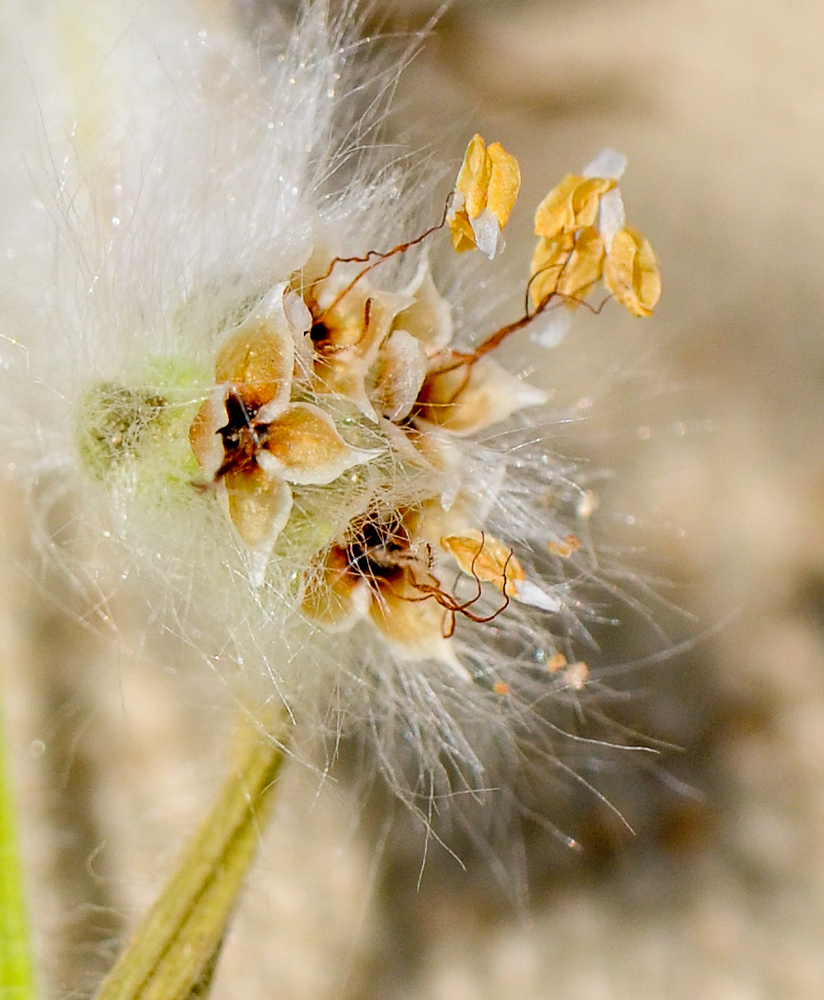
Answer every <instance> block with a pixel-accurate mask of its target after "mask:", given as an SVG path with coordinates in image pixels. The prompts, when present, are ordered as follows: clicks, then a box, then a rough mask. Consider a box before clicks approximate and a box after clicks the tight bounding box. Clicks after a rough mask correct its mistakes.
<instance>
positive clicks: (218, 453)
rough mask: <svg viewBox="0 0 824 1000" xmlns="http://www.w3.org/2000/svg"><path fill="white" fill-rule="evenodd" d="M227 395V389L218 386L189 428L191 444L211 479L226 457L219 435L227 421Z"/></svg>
mask: <svg viewBox="0 0 824 1000" xmlns="http://www.w3.org/2000/svg"><path fill="white" fill-rule="evenodd" d="M225 395H226V390H225V388H223V387H221V386H216V387H215V388H214V389H213V390H212V392H211V393H210V395H209V398H208V399H207V400H206V402H205V403H204V404H203V406H201V408H200V409H199V410H198V411H197V415H196V416H195V419H194V420H193V421H192V425H191V427H190V428H189V444H190V445H191V446H192V451H193V452H194V456H195V458H196V459H197V460H198V463H199V464H200V467H201V468H202V469H203V471H204V473H205V474H206V476H207V477H208V478H209V479H213V478H214V476H215V473H216V472H217V470H218V469H219V468H220V466H221V465H222V464H223V459H224V457H225V452H224V448H223V439H222V438H221V437H220V435H219V434H218V429H219V428H220V427H222V426H223V425H224V424H225V423H226V420H227V414H226V405H225Z"/></svg>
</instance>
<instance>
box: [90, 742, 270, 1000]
mask: <svg viewBox="0 0 824 1000" xmlns="http://www.w3.org/2000/svg"><path fill="white" fill-rule="evenodd" d="M282 761H283V753H282V751H281V749H280V748H279V747H278V746H277V744H276V743H275V742H274V741H273V740H271V739H267V738H266V737H265V736H264V735H263V734H262V732H261V730H260V729H259V728H257V727H254V726H248V728H247V730H246V731H244V732H243V733H242V735H241V745H240V747H239V750H238V753H237V755H236V761H235V765H234V767H233V769H232V772H231V774H230V775H229V777H228V778H227V780H226V782H225V784H224V786H223V788H222V790H221V791H220V793H219V795H218V797H217V799H216V801H215V802H214V804H213V806H212V808H211V810H210V812H209V814H208V815H207V816H206V818H205V819H204V820H203V822H202V824H201V826H200V828H199V829H198V831H197V832H196V833H195V835H194V837H193V838H192V839H191V840H190V842H189V843H188V845H187V846H186V848H185V849H184V851H183V854H182V855H181V857H180V859H179V860H178V863H177V865H176V867H175V870H174V872H173V874H172V875H171V877H170V878H169V880H168V882H167V883H166V886H165V888H164V889H163V891H162V893H161V895H160V897H159V898H158V899H157V901H156V902H155V904H154V906H153V907H152V908H151V910H149V912H148V914H147V915H146V917H145V918H144V920H143V922H142V924H141V925H140V926H139V927H138V929H137V930H136V931H135V933H134V935H133V936H132V938H131V940H130V942H129V944H128V945H127V947H126V950H125V951H124V952H123V954H122V955H121V957H120V959H119V960H118V962H117V964H116V965H115V967H114V968H113V969H112V971H111V972H110V973H109V975H108V976H107V977H106V979H105V981H104V983H103V985H102V986H101V988H100V991H99V993H98V994H97V1000H186V998H187V997H189V996H204V995H205V991H206V990H207V989H208V980H209V978H210V976H211V972H212V969H213V966H214V964H215V961H216V956H217V953H218V952H219V949H220V945H221V942H222V940H223V936H224V934H225V932H226V927H227V923H228V921H229V918H230V917H231V914H232V910H233V909H234V905H235V901H236V899H237V896H238V893H239V891H240V887H241V883H242V880H243V877H244V875H245V873H246V871H247V870H248V868H249V866H250V865H251V863H252V861H253V859H254V856H255V850H256V847H257V844H258V841H259V838H260V828H261V825H262V824H263V822H264V821H265V818H266V815H267V813H268V811H269V809H270V807H271V804H272V802H273V799H274V786H275V779H276V778H277V775H278V771H279V770H280V767H281V764H282Z"/></svg>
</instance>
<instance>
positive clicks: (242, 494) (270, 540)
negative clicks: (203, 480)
mask: <svg viewBox="0 0 824 1000" xmlns="http://www.w3.org/2000/svg"><path fill="white" fill-rule="evenodd" d="M223 483H224V485H225V487H226V494H227V498H228V503H229V517H230V518H231V520H232V524H233V525H234V526H235V529H236V530H237V533H238V534H239V535H240V537H241V539H242V541H243V542H244V544H245V545H247V546H248V547H249V548H250V549H254V550H257V551H258V552H260V553H262V554H264V555H265V557H266V559H267V560H268V556H269V553H270V552H271V551H272V546H273V545H274V544H275V542H276V541H277V538H278V535H279V534H280V533H281V531H283V529H284V528H285V527H286V522H287V521H288V520H289V514H290V512H291V510H292V491H291V490H290V489H289V486H288V485H287V484H286V483H285V482H283V481H282V480H279V479H273V478H272V477H271V476H269V475H268V474H267V473H266V472H264V470H263V469H259V468H253V469H251V470H243V471H229V472H227V473H226V475H225V476H224V477H223Z"/></svg>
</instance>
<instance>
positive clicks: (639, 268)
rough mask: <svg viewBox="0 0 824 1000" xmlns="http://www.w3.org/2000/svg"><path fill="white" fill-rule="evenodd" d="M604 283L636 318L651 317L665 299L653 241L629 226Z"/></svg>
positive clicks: (609, 263)
mask: <svg viewBox="0 0 824 1000" xmlns="http://www.w3.org/2000/svg"><path fill="white" fill-rule="evenodd" d="M604 280H605V282H606V285H607V288H609V290H610V291H611V292H612V294H613V295H614V296H615V298H616V300H617V301H618V302H620V303H621V304H622V305H624V306H626V307H627V309H629V311H630V312H631V313H632V314H633V316H651V315H652V311H653V309H654V308H655V306H656V304H657V303H658V300H659V298H660V297H661V271H660V269H659V267H658V258H657V257H656V256H655V251H654V250H653V249H652V246H651V244H650V242H649V240H648V239H647V238H646V237H645V236H644V235H642V234H641V233H639V232H638V230H637V229H633V228H632V227H630V226H627V227H626V228H625V229H622V230H621V231H620V232H619V233H616V235H615V237H614V238H613V241H612V247H611V249H610V252H609V255H608V257H607V260H606V264H605V266H604Z"/></svg>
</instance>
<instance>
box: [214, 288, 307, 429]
mask: <svg viewBox="0 0 824 1000" xmlns="http://www.w3.org/2000/svg"><path fill="white" fill-rule="evenodd" d="M285 287H286V286H285V285H278V286H277V287H276V288H275V289H273V291H272V292H271V293H270V294H269V295H268V296H267V297H266V298H265V299H264V301H263V302H262V303H261V304H260V306H258V307H257V308H256V309H255V310H254V312H253V313H252V314H251V315H250V316H249V317H248V318H247V319H245V320H244V321H243V322H242V323H241V324H240V326H237V327H236V328H235V329H234V330H232V332H231V333H230V334H229V336H228V338H227V339H226V340H225V341H224V343H223V344H222V345H221V347H220V349H219V350H218V352H217V357H216V359H215V381H217V382H220V383H230V384H231V385H232V386H234V387H235V388H236V390H237V391H238V395H239V396H240V397H241V399H242V401H243V404H244V406H245V407H246V408H247V409H248V410H250V411H253V412H254V411H257V410H258V409H259V408H260V407H261V406H263V405H264V404H266V403H275V404H276V405H283V404H284V403H287V402H288V401H289V395H290V390H291V383H292V370H293V368H294V355H295V344H294V339H293V332H292V328H291V326H290V324H289V321H288V320H287V318H286V313H285V312H284V308H283V292H284V290H285Z"/></svg>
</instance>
